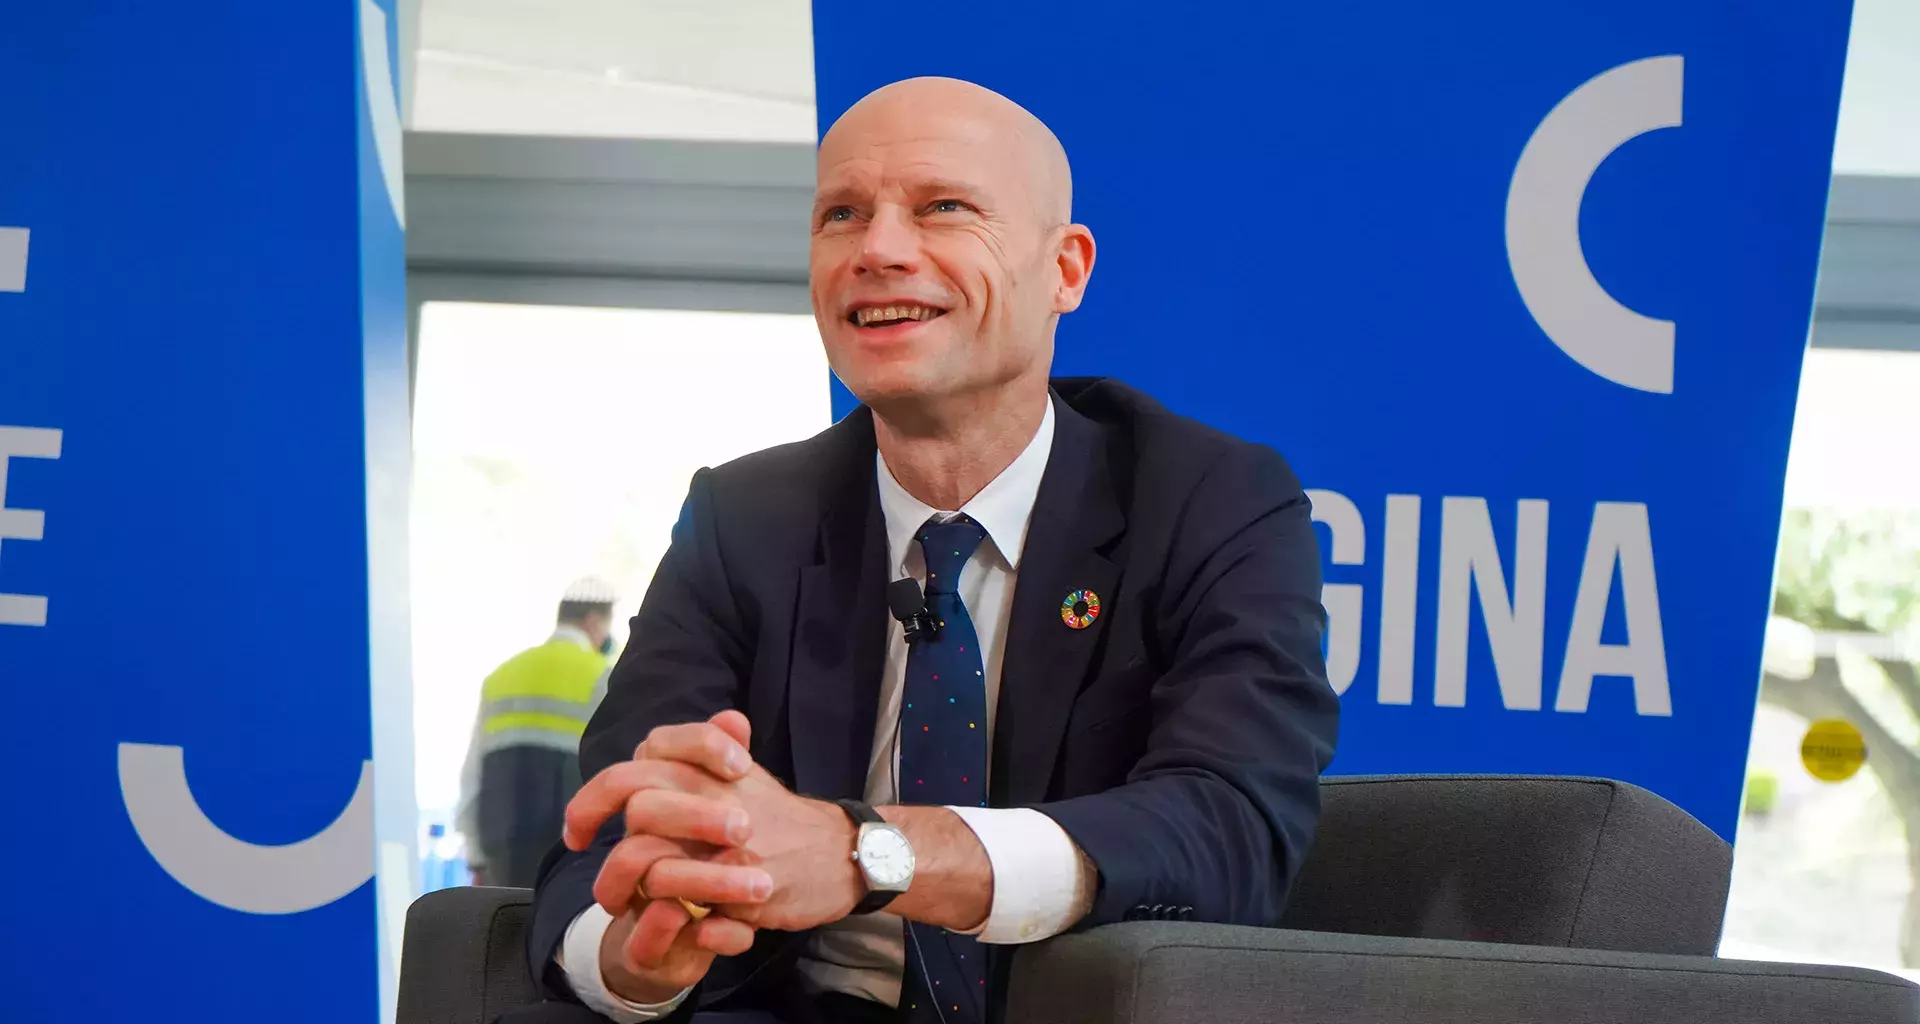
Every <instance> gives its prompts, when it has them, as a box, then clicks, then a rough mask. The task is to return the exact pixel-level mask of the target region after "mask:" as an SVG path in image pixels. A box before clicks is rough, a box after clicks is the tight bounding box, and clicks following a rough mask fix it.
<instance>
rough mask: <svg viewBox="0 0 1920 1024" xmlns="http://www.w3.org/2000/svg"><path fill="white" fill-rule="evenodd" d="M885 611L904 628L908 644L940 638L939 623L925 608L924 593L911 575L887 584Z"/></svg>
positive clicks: (925, 599)
mask: <svg viewBox="0 0 1920 1024" xmlns="http://www.w3.org/2000/svg"><path fill="white" fill-rule="evenodd" d="M887 611H888V612H890V613H892V615H893V617H894V618H895V619H896V620H898V621H899V623H900V625H901V627H902V628H903V629H904V630H905V632H906V637H907V644H908V646H912V645H913V644H917V643H921V642H932V641H934V640H938V639H939V638H940V624H939V623H938V622H936V621H934V618H933V613H932V612H931V611H928V610H927V598H926V595H925V594H922V593H921V592H920V584H919V582H918V581H917V580H915V579H914V578H913V577H911V576H909V577H907V578H906V579H903V580H894V581H893V582H892V583H889V584H887Z"/></svg>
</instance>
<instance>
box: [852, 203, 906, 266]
mask: <svg viewBox="0 0 1920 1024" xmlns="http://www.w3.org/2000/svg"><path fill="white" fill-rule="evenodd" d="M856 269H857V270H858V271H859V272H860V273H863V274H888V273H892V274H912V273H915V272H917V271H918V270H919V269H920V233H919V231H917V230H916V229H915V228H914V225H913V223H912V221H911V220H910V219H909V218H908V217H907V216H906V215H905V214H903V213H900V212H897V211H891V210H888V211H882V212H881V213H879V214H878V215H876V216H875V217H874V218H873V219H872V220H871V221H868V222H867V230H866V234H865V235H864V236H862V238H861V239H860V262H859V263H858V265H857V267H856Z"/></svg>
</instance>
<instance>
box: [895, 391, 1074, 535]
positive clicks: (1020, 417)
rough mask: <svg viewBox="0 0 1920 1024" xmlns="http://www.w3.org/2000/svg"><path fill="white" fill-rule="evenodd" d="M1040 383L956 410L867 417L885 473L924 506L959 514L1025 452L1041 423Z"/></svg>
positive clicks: (1043, 407) (1045, 396) (975, 400)
mask: <svg viewBox="0 0 1920 1024" xmlns="http://www.w3.org/2000/svg"><path fill="white" fill-rule="evenodd" d="M1048 401H1049V398H1048V393H1047V382H1046V379H1045V378H1041V380H1040V381H1039V384H1038V386H1037V387H1035V386H1033V385H1029V384H1027V383H1025V382H1021V383H1020V384H1018V385H1014V386H1009V387H1006V388H1002V389H999V390H998V391H996V392H993V393H990V394H983V395H980V396H978V397H970V398H967V399H964V400H962V401H961V402H960V403H957V405H958V407H957V408H949V409H945V410H942V411H941V414H939V415H929V414H927V413H926V412H925V410H913V411H911V412H905V413H897V414H895V415H892V416H889V415H887V414H886V413H883V412H881V411H880V410H879V409H875V410H874V417H873V434H874V440H875V442H876V443H877V444H878V445H879V446H880V457H881V458H883V459H885V460H886V463H887V470H888V471H889V472H891V473H892V474H893V478H894V479H895V480H896V481H899V483H900V486H901V487H902V488H904V489H905V490H906V492H907V493H908V494H911V495H913V496H914V497H915V498H917V499H919V500H920V501H921V502H923V503H924V504H926V505H928V506H929V507H932V508H936V509H944V510H946V511H949V512H953V511H958V510H959V509H960V508H961V507H962V506H964V505H966V503H967V502H969V501H972V500H973V496H974V495H976V494H979V493H980V491H981V490H982V489H983V488H985V487H986V486H987V485H988V484H990V483H992V482H993V479H994V478H995V477H997V476H999V475H1000V474H1001V472H1003V471H1004V470H1005V469H1006V468H1007V467H1008V466H1010V465H1012V464H1013V460H1014V459H1017V458H1019V457H1020V453H1021V452H1023V451H1026V449H1027V445H1029V444H1031V443H1032V442H1033V438H1034V435H1035V434H1037V433H1039V432H1040V423H1041V421H1042V420H1044V419H1045V418H1046V414H1047V402H1048Z"/></svg>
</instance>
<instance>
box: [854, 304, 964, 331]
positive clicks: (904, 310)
mask: <svg viewBox="0 0 1920 1024" xmlns="http://www.w3.org/2000/svg"><path fill="white" fill-rule="evenodd" d="M946 315H947V311H946V310H944V309H940V308H938V307H936V306H921V305H917V304H914V303H895V304H893V305H888V306H862V307H860V308H859V309H856V310H854V311H853V312H851V313H848V314H847V322H848V323H850V324H852V325H854V326H855V327H900V326H903V325H905V324H916V323H926V322H927V321H929V320H937V319H939V318H940V317H943V316H946Z"/></svg>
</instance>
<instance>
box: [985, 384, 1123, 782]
mask: <svg viewBox="0 0 1920 1024" xmlns="http://www.w3.org/2000/svg"><path fill="white" fill-rule="evenodd" d="M1055 416H1056V426H1055V432H1054V442H1053V452H1052V454H1051V455H1049V456H1048V458H1047V470H1046V474H1045V475H1044V476H1042V477H1041V481H1040V493H1039V496H1038V497H1037V498H1036V499H1035V501H1034V506H1033V518H1032V520H1031V521H1030V523H1029V525H1028V527H1027V540H1026V544H1025V546H1024V547H1023V549H1022V551H1023V553H1022V555H1021V559H1020V574H1019V578H1018V581H1017V582H1016V583H1015V585H1014V591H1013V609H1012V612H1011V615H1010V619H1009V622H1008V625H1007V637H1006V641H1005V642H1006V650H1005V654H1004V656H1003V658H1002V661H1001V667H1000V704H999V708H998V710H997V711H996V712H995V718H994V731H995V736H994V743H993V755H992V756H993V785H992V789H993V793H992V794H991V795H992V801H991V802H992V803H993V804H994V806H997V807H1005V806H1015V807H1018V806H1025V805H1028V804H1033V803H1038V802H1040V801H1042V800H1044V799H1045V798H1046V792H1047V786H1048V784H1049V783H1050V782H1051V781H1052V778H1053V767H1054V764H1055V762H1056V761H1057V760H1058V759H1059V754H1060V743H1061V739H1062V737H1063V736H1064V734H1065V732H1066V727H1067V715H1068V712H1069V711H1070V710H1071V709H1072V707H1073V700H1074V697H1075V696H1076V695H1078V694H1079V692H1080V689H1081V687H1082V686H1083V685H1084V684H1085V682H1086V674H1087V667H1088V664H1089V663H1090V662H1091V660H1092V658H1093V656H1094V654H1095V652H1096V651H1098V650H1099V648H1100V644H1101V638H1102V637H1103V636H1104V635H1105V633H1106V627H1107V623H1108V622H1110V621H1111V620H1112V618H1113V616H1112V608H1111V602H1112V601H1113V600H1114V599H1115V598H1116V597H1118V589H1119V588H1118V584H1119V581H1120V567H1119V566H1118V565H1116V564H1115V563H1114V562H1113V561H1111V560H1109V559H1108V558H1107V552H1108V551H1110V550H1111V544H1110V543H1109V542H1110V541H1112V540H1113V539H1114V538H1115V537H1116V536H1117V535H1118V534H1119V533H1120V532H1121V531H1122V529H1124V527H1125V525H1126V520H1125V517H1124V516H1123V515H1122V513H1121V511H1120V505H1119V500H1118V498H1117V497H1116V495H1115V493H1114V482H1113V479H1114V478H1113V474H1112V467H1111V466H1110V465H1109V456H1108V452H1107V443H1106V437H1105V436H1104V431H1103V430H1102V428H1101V427H1100V426H1099V425H1097V424H1096V423H1094V422H1093V421H1092V420H1090V419H1088V418H1086V417H1085V416H1082V415H1080V414H1079V413H1077V412H1075V411H1073V409H1072V408H1071V407H1069V406H1068V405H1067V404H1066V403H1065V402H1063V401H1059V400H1058V399H1056V401H1055ZM1080 590H1089V591H1092V592H1093V593H1095V594H1097V595H1098V596H1099V598H1100V600H1101V601H1102V602H1105V606H1104V607H1103V609H1102V611H1103V614H1102V615H1100V616H1099V617H1097V618H1095V619H1094V620H1093V623H1092V624H1091V625H1089V626H1087V627H1086V628H1085V629H1073V628H1071V627H1069V626H1068V625H1067V623H1066V622H1065V621H1064V620H1063V619H1062V617H1061V613H1060V606H1061V603H1062V602H1063V601H1064V600H1065V599H1066V597H1067V595H1069V594H1071V593H1073V592H1075V591H1080Z"/></svg>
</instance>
